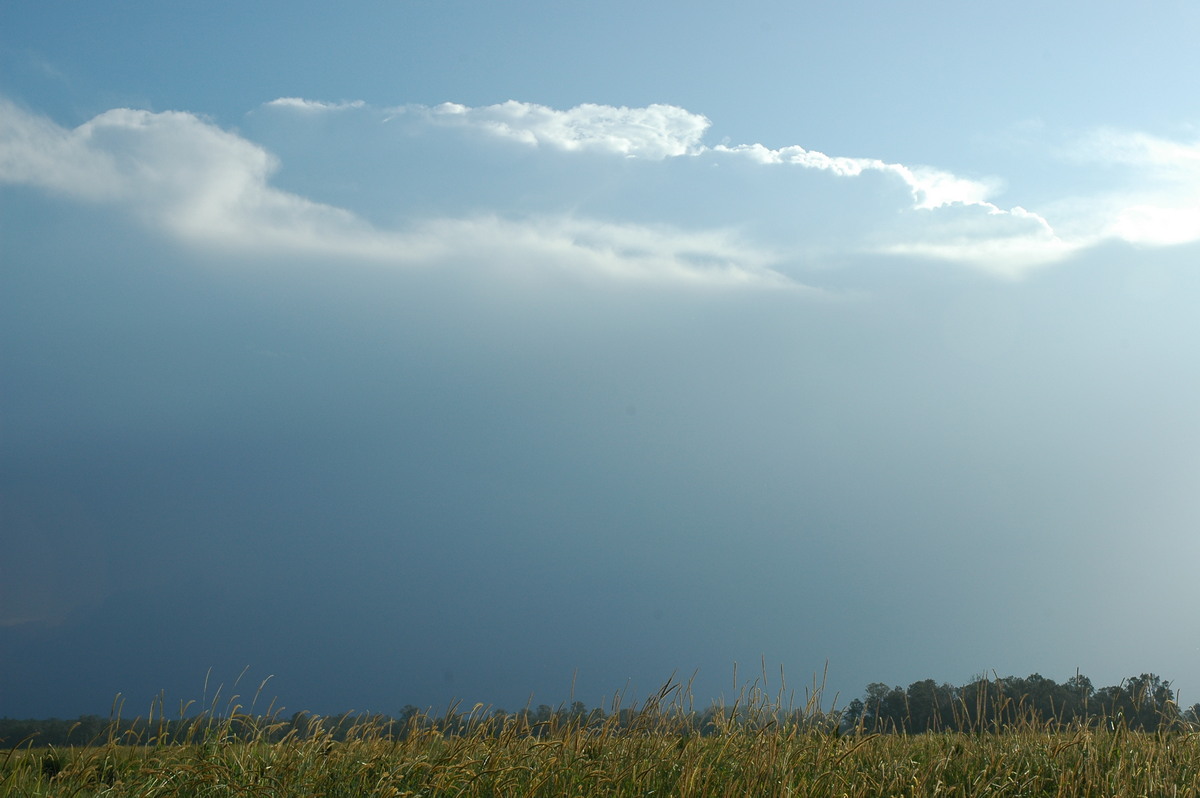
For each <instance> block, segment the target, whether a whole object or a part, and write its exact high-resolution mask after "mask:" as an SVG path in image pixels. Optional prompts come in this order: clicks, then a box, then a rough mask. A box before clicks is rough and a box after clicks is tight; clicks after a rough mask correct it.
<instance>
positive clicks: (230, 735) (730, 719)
mask: <svg viewBox="0 0 1200 798" xmlns="http://www.w3.org/2000/svg"><path fill="white" fill-rule="evenodd" d="M752 692H753V691H752ZM672 696H674V698H673V699H672ZM760 696H761V694H760ZM682 697H683V691H682V690H681V689H680V685H678V684H674V683H672V682H668V683H667V685H666V686H664V688H663V689H662V690H660V691H659V693H658V695H657V696H652V697H651V698H650V699H648V700H647V701H646V702H644V703H643V704H641V705H640V706H630V707H623V708H622V707H619V706H614V707H612V708H611V709H610V710H609V711H607V712H606V711H605V710H603V709H601V708H599V707H594V708H589V707H588V706H586V705H585V704H584V703H583V702H581V701H573V702H571V703H570V704H569V705H567V704H564V705H559V706H558V707H551V706H549V705H548V704H540V705H538V706H537V707H533V708H531V707H526V708H524V709H521V710H518V711H516V712H507V711H505V710H504V709H485V708H483V707H482V706H480V705H476V706H475V707H474V708H472V709H471V710H470V711H468V712H464V711H462V709H461V707H460V706H459V705H452V706H451V707H450V708H449V709H447V710H446V711H445V712H442V713H434V712H433V711H432V710H422V709H420V708H418V707H416V706H413V705H411V704H410V705H407V706H405V707H404V708H403V709H402V710H400V712H399V713H397V715H395V716H390V715H383V714H373V715H367V714H352V713H346V714H343V715H339V716H332V717H323V716H317V715H313V714H311V713H307V712H297V713H294V714H293V715H291V716H290V717H287V718H281V717H279V716H277V715H273V716H254V715H249V714H242V713H239V712H236V711H233V712H230V713H228V714H225V715H222V714H220V713H214V712H205V713H200V714H199V715H196V716H193V717H186V718H174V719H167V718H162V717H159V718H149V719H144V718H135V719H123V718H119V717H118V718H103V717H100V716H98V715H82V716H80V717H79V718H77V719H74V720H62V719H58V718H50V719H46V720H33V719H24V720H18V719H12V718H0V748H14V747H18V746H23V745H31V746H67V745H96V744H104V743H119V744H127V745H166V744H209V743H212V742H214V741H230V740H237V739H255V740H259V741H267V742H269V741H278V740H283V739H286V738H295V737H299V738H309V737H314V736H318V735H320V736H323V737H327V738H328V739H330V740H342V739H346V738H348V737H353V736H362V735H368V734H369V735H372V736H380V737H404V736H406V735H408V734H411V733H413V732H415V731H422V732H428V731H433V732H438V733H442V734H446V735H455V734H463V733H480V732H483V733H487V732H488V731H489V730H494V731H495V732H496V733H497V734H499V733H500V732H501V731H502V730H505V729H508V730H513V729H516V730H517V731H518V732H519V733H521V734H526V735H530V736H539V735H541V734H544V733H546V732H548V731H550V730H552V729H554V728H561V727H563V726H567V725H571V726H578V727H595V728H597V729H598V728H601V727H603V728H605V729H607V730H610V731H611V730H612V729H631V730H633V729H644V728H650V727H656V726H658V725H659V724H663V725H664V726H669V728H671V729H672V730H674V731H677V732H679V733H682V734H697V735H701V736H703V735H709V734H716V733H721V732H723V731H725V730H728V729H731V728H735V727H746V726H751V727H755V728H762V727H766V726H781V727H785V728H786V727H792V728H796V729H804V730H811V731H818V732H823V733H830V734H861V733H884V734H887V733H904V734H920V733H926V732H974V733H986V732H1003V731H1004V730H1005V729H1010V728H1030V726H1033V727H1037V728H1046V729H1053V728H1063V727H1077V726H1090V727H1098V726H1102V725H1104V726H1108V727H1110V728H1118V727H1120V728H1124V729H1128V730H1131V731H1144V732H1157V731H1164V730H1173V729H1192V730H1197V729H1200V703H1197V704H1194V705H1192V706H1191V707H1190V708H1187V709H1183V708H1181V707H1180V706H1179V704H1178V702H1177V696H1176V692H1175V690H1174V689H1173V688H1172V686H1171V682H1169V681H1167V680H1164V679H1162V678H1161V677H1159V676H1157V675H1155V674H1151V673H1143V674H1141V675H1139V676H1133V677H1130V678H1128V679H1125V680H1123V681H1122V682H1121V683H1120V684H1117V685H1112V686H1108V687H1101V688H1096V687H1094V686H1093V684H1092V681H1091V679H1089V678H1087V677H1086V676H1082V675H1080V674H1078V673H1077V674H1076V675H1074V676H1072V677H1071V678H1069V679H1067V680H1066V681H1065V682H1063V683H1062V684H1059V683H1057V682H1055V681H1054V680H1053V679H1048V678H1046V677H1044V676H1042V675H1040V674H1037V673H1034V674H1031V675H1030V676H1027V677H1015V676H1006V677H999V676H996V677H993V678H990V679H989V678H985V677H982V676H981V677H978V678H976V679H974V680H972V681H971V682H969V683H967V684H965V685H961V686H954V685H950V684H946V683H942V684H938V683H937V682H935V681H934V680H933V679H925V680H923V681H918V682H913V683H912V684H910V685H909V686H908V687H907V688H903V687H900V686H895V687H889V686H888V685H886V684H884V683H882V682H873V683H871V684H869V685H867V688H866V691H865V693H864V694H863V696H862V697H861V698H856V699H854V700H852V701H851V702H850V703H849V704H848V705H847V706H846V707H844V708H841V709H838V708H832V709H829V710H825V709H822V708H821V707H820V705H819V701H810V702H809V703H808V704H807V705H806V706H805V707H803V708H800V709H784V708H781V707H779V706H776V705H774V704H772V703H771V702H770V701H769V700H761V698H760V699H759V700H750V701H744V702H743V701H741V700H739V701H738V702H735V703H734V705H733V706H726V705H721V704H715V705H713V706H710V707H708V708H707V709H705V710H703V711H700V712H697V711H695V710H691V709H689V710H686V711H685V710H684V709H683V703H682V702H681V701H680V700H679V699H680V698H682ZM664 722H665V723H664Z"/></svg>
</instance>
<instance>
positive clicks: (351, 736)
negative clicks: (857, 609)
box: [0, 683, 1200, 798]
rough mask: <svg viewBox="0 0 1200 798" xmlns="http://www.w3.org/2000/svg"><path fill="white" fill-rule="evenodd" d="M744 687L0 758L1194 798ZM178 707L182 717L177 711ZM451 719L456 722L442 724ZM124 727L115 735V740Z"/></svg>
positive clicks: (1120, 748) (110, 783) (133, 737)
mask: <svg viewBox="0 0 1200 798" xmlns="http://www.w3.org/2000/svg"><path fill="white" fill-rule="evenodd" d="M818 695H819V694H818V693H817V692H814V693H813V694H812V695H811V696H810V699H809V700H808V701H807V702H806V705H805V707H803V708H802V709H800V710H798V711H796V710H791V709H788V708H785V707H781V704H780V702H779V701H778V700H768V699H767V698H766V697H765V695H764V694H763V693H762V692H761V691H759V690H756V689H751V690H750V691H749V692H748V693H746V694H744V695H743V697H742V699H739V702H737V703H736V704H735V705H734V706H732V707H729V708H728V710H722V711H719V712H716V713H710V715H709V718H710V720H711V723H710V724H709V726H708V727H707V728H706V729H705V732H706V733H705V734H698V733H697V725H696V722H695V721H696V715H695V714H694V713H693V712H691V711H690V709H688V708H687V705H688V703H689V701H690V698H689V697H687V695H686V686H684V687H682V688H681V687H680V686H679V685H676V684H674V683H668V685H667V686H665V687H664V688H663V690H662V691H660V692H659V693H658V694H657V695H655V696H652V697H651V698H650V699H649V700H648V701H646V702H645V703H644V704H642V705H640V706H634V707H630V708H625V709H620V708H619V707H616V706H614V709H617V710H618V711H614V712H612V713H610V714H608V715H607V716H606V717H605V718H603V719H599V718H597V717H595V716H592V717H591V718H590V719H589V718H587V717H580V716H573V717H572V716H567V715H557V716H554V717H552V718H550V719H549V720H548V721H545V722H543V723H538V724H531V723H530V721H529V719H528V717H526V716H522V715H519V714H518V715H508V716H504V717H500V718H495V717H492V716H490V715H489V714H488V713H487V712H486V711H485V708H484V707H481V706H476V707H475V708H473V709H472V710H471V711H470V712H468V713H465V714H457V713H447V715H446V716H443V717H441V718H433V717H430V716H426V715H417V716H414V717H412V718H410V719H409V720H408V723H407V726H406V727H405V728H403V729H396V728H395V727H394V726H388V725H387V724H386V723H384V722H382V721H378V722H377V721H372V720H370V719H362V718H358V719H350V720H347V719H344V718H343V719H341V720H340V721H339V720H330V719H321V718H307V719H305V720H304V722H302V723H296V722H295V721H294V720H290V719H289V720H287V721H284V720H280V719H279V718H277V717H274V716H272V715H270V714H267V715H265V716H253V715H251V714H248V713H243V712H242V711H241V708H240V707H238V706H236V705H234V706H232V707H230V708H229V709H228V710H227V711H225V712H223V713H216V712H214V711H212V710H208V711H206V712H202V713H201V714H200V715H198V716H196V717H193V718H189V719H186V720H183V719H180V720H177V721H176V722H175V725H174V726H172V725H171V724H170V723H168V722H166V721H164V720H163V718H162V715H161V712H160V713H159V714H158V717H157V718H156V717H155V715H154V712H153V711H152V713H151V715H150V717H149V718H147V721H146V722H145V723H142V724H140V725H139V726H138V731H136V732H128V733H126V734H125V735H124V737H122V736H120V735H117V734H115V733H109V734H108V735H107V736H106V737H105V738H104V739H98V740H94V741H91V742H90V743H89V744H87V745H83V746H80V747H70V748H59V749H54V748H33V747H31V746H30V745H29V744H25V745H18V746H17V747H15V748H13V749H11V750H10V751H8V752H7V755H0V795H21V796H330V798H336V797H337V796H347V797H349V796H355V797H356V798H357V796H392V797H393V798H395V797H397V796H413V797H414V798H415V796H463V797H464V798H465V797H468V796H470V797H474V796H479V797H481V798H482V797H483V796H488V797H489V798H490V797H493V796H547V797H550V796H553V797H554V798H561V797H562V796H585V795H586V796H591V795H598V796H630V797H631V798H632V796H639V798H644V797H645V796H656V797H657V796H696V797H697V798H712V797H714V796H846V797H847V798H852V797H855V796H862V797H863V798H866V797H867V796H872V797H873V796H1064V797H1065V796H1130V797H1132V796H1198V795H1200V735H1197V734H1196V733H1194V732H1189V731H1185V730H1175V731H1170V732H1160V733H1156V734H1146V733H1141V732H1134V731H1130V730H1128V729H1126V728H1124V727H1123V726H1122V725H1120V724H1114V725H1113V726H1111V727H1110V725H1108V724H1102V725H1100V726H1098V727H1083V726H1080V727H1076V728H1068V729H1056V728H1052V727H1050V726H1037V725H1035V724H1032V723H1016V724H1012V725H1010V726H1007V727H1005V728H1002V729H999V730H996V731H991V732H986V733H978V734H964V733H931V734H921V735H905V734H872V733H867V732H865V731H864V730H861V729H860V730H857V731H855V732H852V733H839V732H838V731H837V727H836V725H835V724H834V725H831V724H829V723H827V722H826V721H827V720H828V716H827V715H826V714H824V713H822V712H821V711H820V709H819V705H818V703H817V702H816V701H814V700H813V699H816V698H817V697H818ZM184 709H186V708H184ZM447 718H450V722H449V725H448V724H447ZM114 728H116V727H114Z"/></svg>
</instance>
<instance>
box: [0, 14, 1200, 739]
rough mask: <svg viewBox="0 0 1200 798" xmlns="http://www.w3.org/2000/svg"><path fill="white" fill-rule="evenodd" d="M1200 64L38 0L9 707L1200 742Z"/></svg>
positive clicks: (10, 592)
mask: <svg viewBox="0 0 1200 798" xmlns="http://www.w3.org/2000/svg"><path fill="white" fill-rule="evenodd" d="M1198 38H1200V5H1197V4H1195V3H1188V2H1151V3H1146V4H1142V5H1139V6H1137V7H1136V8H1135V7H1133V6H1130V5H1129V4H1124V3H1095V2H1091V3H1080V2H1061V3H1053V4H1049V5H1047V4H1045V3H1031V2H1015V3H1007V4H983V3H963V2H916V3H906V4H897V3H883V2H880V3H837V4H800V3H781V2H743V3H740V4H728V3H722V4H716V3H709V2H689V3H678V2H661V3H644V2H639V3H633V2H625V1H624V0H608V1H607V2H596V1H595V0H570V1H569V2H566V1H564V2H558V1H557V0H556V1H554V2H550V1H540V0H539V1H537V2H523V3H495V2H465V1H464V0H392V1H391V2H349V3H344V4H338V5H331V4H328V3H316V2H308V1H307V0H289V2H287V3H282V2H258V3H242V2H236V3H235V2H222V1H218V0H209V2H205V3H197V2H178V3H149V2H113V3H102V4H101V3H58V2H30V1H27V0H7V2H5V3H4V4H3V5H0V549H2V554H0V716H8V717H27V716H36V717H48V716H51V715H58V716H68V717H72V716H76V715H78V714H81V713H97V714H104V713H107V712H108V710H109V707H110V705H111V703H112V701H113V697H114V696H115V695H116V694H117V693H121V694H122V695H123V696H125V698H126V700H127V702H128V710H127V714H130V713H131V712H134V713H136V712H143V711H144V710H145V709H146V708H147V707H148V706H149V702H150V699H151V697H152V696H154V695H155V694H157V693H158V692H159V691H160V690H163V691H166V695H167V698H168V702H171V701H177V700H188V699H193V698H197V699H198V698H200V697H201V693H202V692H203V691H204V690H205V680H206V676H207V678H209V685H208V693H209V694H210V695H211V692H212V686H213V685H214V684H216V683H225V684H230V683H232V681H233V680H234V679H236V678H237V677H238V674H240V673H242V672H243V670H244V669H245V670H246V673H247V676H246V677H245V678H246V683H245V684H242V685H241V686H240V688H239V691H240V692H243V693H245V692H248V690H247V687H248V686H250V688H251V689H250V690H249V692H252V691H253V690H252V687H253V685H257V684H258V683H259V682H261V681H262V680H263V679H265V678H267V677H271V680H270V682H269V684H268V687H267V688H266V690H265V692H266V693H267V694H268V695H269V696H270V697H275V698H277V706H279V705H281V706H284V707H286V708H287V709H288V710H289V711H292V710H300V709H307V710H312V711H316V712H321V713H333V712H341V711H345V710H358V711H373V712H387V713H395V712H398V711H399V710H400V708H401V707H402V706H404V705H406V704H414V705H417V706H422V707H433V708H435V709H438V708H444V707H445V706H446V705H447V704H448V703H449V702H450V701H451V700H453V699H462V700H464V701H466V702H468V706H469V704H470V703H471V702H475V701H480V702H483V703H485V704H490V705H493V706H498V707H505V708H507V709H510V710H514V709H518V708H520V707H522V706H524V705H526V703H527V702H530V701H532V703H533V704H535V705H536V704H539V703H547V704H557V703H559V702H562V701H566V700H572V699H578V700H582V701H584V702H585V703H586V704H588V705H589V706H594V705H601V704H606V703H607V702H608V701H609V700H610V699H611V696H612V695H613V693H614V692H616V691H620V690H626V691H627V692H628V694H629V696H630V697H631V698H638V697H644V696H645V695H647V694H649V693H650V692H652V691H654V690H655V689H656V688H657V687H658V686H659V685H660V684H662V683H663V682H664V681H666V680H667V678H669V677H670V676H671V675H672V674H676V675H677V676H679V677H681V678H683V679H685V680H686V679H688V678H692V679H693V691H694V693H695V694H696V698H697V700H698V701H699V702H700V703H706V702H707V701H708V700H709V699H710V698H716V697H719V696H721V695H722V694H724V695H726V696H729V695H732V694H734V693H735V692H736V690H737V689H738V687H739V685H741V684H744V683H745V682H747V681H750V680H753V679H754V678H755V677H756V676H760V675H761V670H762V663H764V662H765V663H766V666H767V671H768V674H769V675H770V677H771V679H773V680H777V679H778V674H779V670H780V668H781V667H782V669H783V670H784V672H785V673H786V674H787V676H788V680H789V683H790V684H791V685H792V686H794V687H796V688H797V689H798V690H803V688H804V686H805V685H811V683H812V679H813V678H814V675H815V676H816V677H817V678H820V676H821V674H822V673H824V672H825V669H826V667H827V668H828V683H827V691H828V695H829V697H832V694H833V693H837V694H839V695H840V699H839V700H840V703H841V704H843V705H844V704H845V702H846V701H848V700H850V699H851V698H854V697H858V696H859V695H861V693H862V691H863V688H864V687H865V685H866V684H867V683H869V682H877V681H878V682H886V683H888V684H894V685H907V684H909V683H911V682H914V681H917V680H921V679H926V678H932V679H935V680H937V681H938V682H950V683H954V684H961V683H964V682H966V681H968V680H970V679H971V678H973V677H974V676H976V675H979V674H984V673H987V674H991V673H993V672H995V673H998V674H1000V675H1006V674H1014V675H1018V676H1024V675H1028V674H1030V673H1034V672H1037V673H1041V674H1042V675H1044V676H1047V677H1049V678H1053V679H1056V680H1058V681H1063V680H1065V679H1066V678H1068V677H1070V676H1072V675H1074V674H1075V672H1076V670H1078V671H1080V672H1082V673H1083V674H1084V675H1087V676H1089V677H1091V678H1092V680H1093V682H1095V683H1096V684H1097V685H1098V686H1099V685H1107V684H1116V683H1118V682H1120V681H1121V680H1122V679H1123V678H1125V677H1128V676H1133V675H1138V674H1140V673H1143V672H1151V673H1156V674H1158V675H1160V676H1162V677H1163V678H1165V679H1169V680H1172V681H1173V682H1174V685H1175V687H1177V688H1178V689H1179V690H1180V691H1181V694H1182V695H1181V699H1182V701H1184V702H1186V703H1187V704H1191V703H1194V702H1195V701H1197V700H1200V622H1198V621H1197V620H1196V612H1195V609H1196V607H1197V606H1200V580H1198V579H1197V578H1196V575H1197V564H1198V563H1200V536H1198V535H1197V531H1198V528H1200V495H1198V491H1197V485H1198V484H1200V357H1197V355H1196V351H1195V350H1196V346H1197V343H1198V342H1200V313H1197V310H1196V309H1197V307H1198V306H1200V272H1198V266H1200V92H1197V91H1196V90H1195V76H1196V75H1198V74H1200V48H1197V47H1196V41H1197V40H1198ZM735 663H737V669H738V670H737V675H736V676H735V675H734V668H735ZM772 686H777V681H776V682H772Z"/></svg>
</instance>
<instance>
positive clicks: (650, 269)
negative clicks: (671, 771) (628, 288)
mask: <svg viewBox="0 0 1200 798" xmlns="http://www.w3.org/2000/svg"><path fill="white" fill-rule="evenodd" d="M277 166H278V164H277V162H276V159H275V158H274V157H273V156H272V155H270V154H269V153H268V152H267V151H266V150H264V149H262V148H261V147H259V146H258V145H256V144H254V143H252V142H250V141H247V140H246V139H244V138H241V137H240V136H238V135H236V134H234V133H230V132H228V131H225V130H222V129H220V128H218V127H217V126H215V125H213V124H212V123H210V122H208V121H206V120H203V119H201V118H199V117H197V116H195V115H193V114H188V113H180V112H166V113H151V112H149V111H137V110H130V109H116V110H112V111H107V112H105V113H103V114H100V115H99V116H97V117H95V118H94V119H92V120H90V121H89V122H87V123H85V124H83V125H81V126H79V127H78V128H75V129H74V130H65V129H63V128H61V127H59V126H58V125H55V124H54V123H53V122H51V121H50V120H47V119H45V118H43V117H40V116H36V115H34V114H30V113H27V112H25V111H22V110H20V109H18V108H16V107H15V106H13V105H11V104H5V105H2V106H0V182H8V183H22V184H28V185H33V186H37V187H39V188H42V189H45V190H48V191H51V192H54V193H58V194H63V195H67V196H70V197H73V198H76V199H81V200H88V201H93V202H117V203H121V204H124V205H125V206H126V207H128V208H130V210H131V211H132V212H133V213H135V214H136V215H138V216H139V217H141V218H142V219H144V220H145V221H147V222H148V223H150V224H151V225H152V226H155V227H158V228H160V229H164V230H166V231H168V232H169V233H171V234H173V235H175V236H177V237H179V238H181V239H184V240H186V241H189V242H191V243H193V244H195V245H199V246H208V247H225V248H235V249H238V250H242V251H251V252H260V253H268V254H269V253H283V254H288V253H294V254H311V255H333V256H339V257H352V258H358V259H364V260H369V261H374V262H381V263H395V264H419V263H435V262H444V261H450V260H460V259H463V258H472V259H474V260H475V261H477V262H480V263H493V262H496V261H507V262H509V263H510V264H516V263H540V264H542V266H543V267H546V268H558V269H566V270H577V271H584V272H593V273H600V274H606V275H609V276H610V277H615V278H621V279H637V280H649V281H660V282H675V283H679V282H683V283H688V284H695V285H702V284H710V285H724V286H732V285H759V286H774V287H778V286H783V285H789V284H791V283H789V281H788V280H786V279H785V278H783V277H782V276H781V275H779V274H777V273H775V272H773V271H771V270H770V268H769V262H770V257H769V256H768V255H766V254H765V252H764V251H763V250H761V249H760V248H756V247H753V246H750V245H747V244H746V243H745V242H741V241H738V240H736V237H735V236H734V235H733V234H732V233H729V232H727V231H700V232H694V231H684V230H677V229H674V228H668V227H653V226H646V225H636V224H617V223H605V222H599V221H593V220H585V219H575V218H572V217H570V216H561V215H560V216H549V215H546V216H541V217H536V218H528V219H524V220H511V219H507V220H506V219H502V218H500V217H499V216H484V217H477V218H470V219H441V220H426V221H424V222H420V223H415V224H414V225H412V226H410V227H409V228H407V229H404V230H381V229H379V228H376V227H373V226H371V225H369V224H367V223H366V222H364V221H363V220H362V219H360V218H358V217H356V216H355V215H354V214H352V213H350V212H348V211H345V210H343V209H340V208H336V207H332V206H329V205H324V204H321V203H317V202H313V201H311V200H308V199H305V198H304V197H300V196H298V195H295V194H292V193H289V192H286V191H282V190H280V189H278V188H275V187H273V186H271V185H270V182H269V181H270V177H271V174H272V173H273V172H274V171H275V169H276V168H277ZM792 285H794V284H792Z"/></svg>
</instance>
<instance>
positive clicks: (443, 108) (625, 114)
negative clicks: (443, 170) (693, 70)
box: [407, 100, 711, 160]
mask: <svg viewBox="0 0 1200 798" xmlns="http://www.w3.org/2000/svg"><path fill="white" fill-rule="evenodd" d="M407 110H409V111H410V112H415V113H419V114H421V115H422V116H424V117H425V118H427V119H428V120H429V121H430V122H432V123H434V124H437V125H444V126H456V127H470V128H475V129H478V130H481V131H483V132H485V133H488V134H490V135H493V136H497V137H500V138H504V139H510V140H513V141H519V142H521V143H523V144H532V145H535V146H544V147H550V148H553V149H558V150H566V151H569V152H575V151H585V152H586V151H593V152H607V153H613V154H617V155H624V156H627V157H630V158H646V159H649V160H661V159H663V158H672V157H676V156H680V155H691V154H695V153H698V152H701V151H702V150H703V148H702V147H701V145H700V139H701V138H702V137H703V136H704V132H705V131H706V130H708V127H709V125H710V124H711V123H710V122H709V120H708V119H707V118H705V117H703V116H701V115H699V114H693V113H689V112H688V111H685V110H684V109H682V108H679V107H677V106H674V105H648V106H646V107H645V108H626V107H624V106H621V107H615V106H611V105H595V104H593V103H584V104H583V105H577V106H575V107H574V108H569V109H567V110H565V111H559V110H556V109H554V108H548V107H546V106H544V105H537V104H534V103H523V102H517V101H516V100H509V101H508V102H504V103H500V104H498V105H487V106H482V107H478V108H471V107H468V106H465V105H459V104H457V103H442V104H441V105H438V106H435V107H433V108H427V107H423V106H414V107H412V108H410V109H407Z"/></svg>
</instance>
